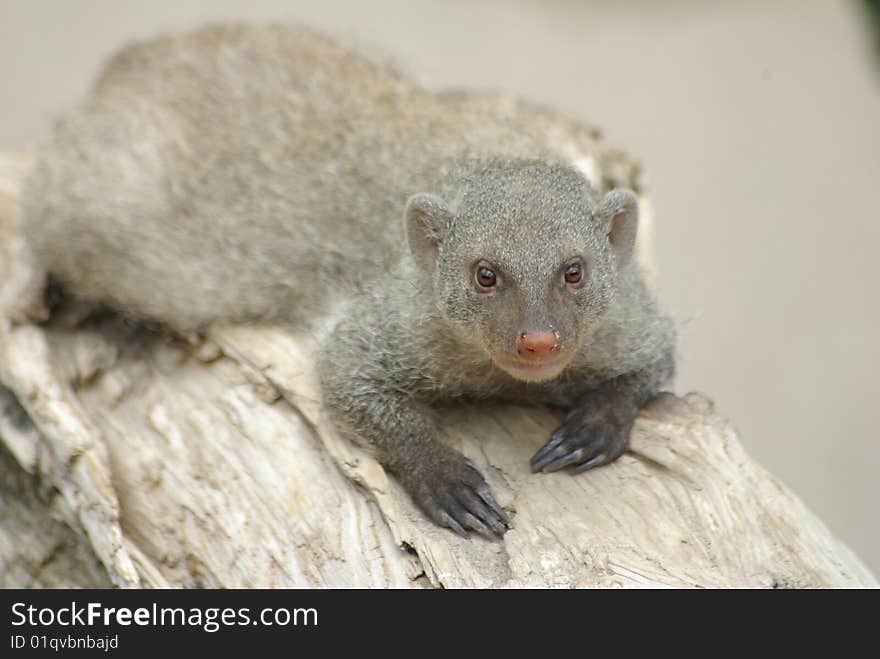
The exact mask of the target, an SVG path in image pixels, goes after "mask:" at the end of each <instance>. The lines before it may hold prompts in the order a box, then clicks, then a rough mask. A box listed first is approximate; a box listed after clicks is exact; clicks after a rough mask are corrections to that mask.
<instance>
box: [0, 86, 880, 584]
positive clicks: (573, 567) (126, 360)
mask: <svg viewBox="0 0 880 659" xmlns="http://www.w3.org/2000/svg"><path fill="white" fill-rule="evenodd" d="M483 101H484V102H486V103H493V104H496V106H497V107H500V108H502V109H503V111H505V112H511V113H528V114H529V117H530V121H531V122H532V125H533V126H534V127H535V131H536V132H537V133H539V134H541V135H542V136H543V138H544V139H546V140H547V141H548V142H552V143H553V144H554V145H556V147H557V148H561V149H564V152H565V153H567V154H569V156H570V157H571V160H572V162H574V163H576V164H578V166H580V167H581V168H582V169H583V170H584V171H585V172H586V173H587V174H588V175H589V176H590V177H591V178H592V179H593V180H594V181H596V182H598V183H599V185H600V187H602V188H605V187H610V186H612V185H616V184H621V183H622V184H627V185H630V186H635V187H638V181H637V180H636V178H637V176H638V170H637V167H636V166H635V165H634V164H633V163H632V161H630V160H629V159H627V158H625V157H624V156H622V155H621V154H620V153H619V152H616V151H614V150H612V149H609V148H607V147H606V146H605V145H604V144H603V143H602V141H601V140H600V138H599V136H598V134H596V133H595V132H594V131H590V130H587V129H585V128H583V127H582V126H580V125H578V124H576V123H573V122H570V121H569V120H567V119H565V118H563V117H559V116H558V115H556V114H555V113H553V112H550V111H546V110H541V109H536V108H531V107H527V106H523V105H519V104H516V103H515V102H512V101H509V100H506V99H500V98H498V97H495V96H486V97H484V98H483ZM30 158H31V156H30V155H28V154H7V155H5V156H2V157H0V383H2V385H3V386H4V387H5V388H6V389H5V390H0V400H2V402H3V403H4V404H3V405H0V442H2V443H3V444H4V445H5V447H6V448H7V449H8V451H9V453H11V454H12V455H13V456H14V458H15V461H16V462H17V464H18V466H19V467H20V468H21V470H22V472H25V473H20V474H10V473H7V474H6V475H5V476H4V478H3V479H0V496H2V499H0V503H2V508H0V519H3V520H4V523H3V524H2V525H0V570H2V571H0V585H4V586H30V585H38V586H39V585H71V586H82V585H103V584H104V583H107V582H108V581H109V582H112V583H113V584H116V585H118V586H183V587H197V586H209V587H214V586H229V587H233V586H235V587H248V586H344V587H348V586H365V587H408V586H427V585H434V586H444V587H518V586H537V587H542V586H567V587H572V586H573V587H590V586H635V587H656V586H690V587H693V586H709V587H723V586H728V587H729V586H734V587H744V586H755V587H770V586H847V587H849V586H877V585H878V583H877V581H876V580H875V579H874V577H873V576H872V575H871V574H870V573H869V572H868V570H867V569H866V568H865V567H864V566H863V565H862V564H861V562H860V561H859V559H858V558H857V557H856V556H854V555H853V554H852V553H851V552H850V551H849V550H848V549H847V547H845V546H844V545H843V544H841V543H840V542H839V541H838V540H836V539H835V538H834V537H833V536H832V535H831V534H830V533H829V531H828V530H827V529H826V527H825V526H824V525H823V524H822V523H821V521H820V520H818V519H817V518H816V517H815V516H814V515H813V514H812V513H810V512H809V511H808V510H807V509H806V508H805V507H804V506H803V504H802V503H801V502H800V501H799V500H798V499H797V498H796V497H795V496H794V495H793V494H792V493H791V492H789V491H788V490H787V489H786V488H785V487H784V486H782V485H781V484H780V483H778V482H777V481H776V480H775V479H774V478H773V477H772V476H771V475H770V474H768V473H767V472H766V471H764V470H763V469H762V468H761V467H760V466H758V465H757V464H755V463H754V462H753V461H752V460H751V459H750V458H749V457H748V456H747V455H746V453H745V451H744V450H743V448H742V446H741V444H740V443H739V441H738V440H737V437H736V433H735V432H734V430H733V429H732V427H731V425H730V423H729V422H728V421H726V420H725V419H724V418H723V417H721V416H720V415H719V414H717V413H716V412H715V411H714V409H713V405H712V403H711V402H710V401H709V400H708V399H707V398H706V397H704V396H703V395H700V394H689V395H687V396H685V397H684V398H683V399H678V398H675V397H673V396H671V395H670V396H667V397H666V398H664V399H662V400H660V401H658V403H657V404H655V405H654V406H653V407H652V408H651V409H649V410H646V411H645V412H644V413H643V414H642V415H641V416H640V418H639V420H638V421H637V423H636V427H635V429H634V434H633V438H632V450H631V451H630V452H628V453H627V454H626V455H624V456H623V457H622V458H620V459H619V460H618V461H617V462H615V463H614V464H612V465H610V466H607V467H603V468H602V469H598V470H595V471H592V472H589V473H587V474H582V475H580V476H578V477H570V476H568V475H566V474H552V475H536V474H532V473H531V472H530V471H529V468H528V460H529V457H530V456H531V454H532V453H533V452H534V451H535V450H536V449H537V448H539V447H540V446H541V445H542V444H543V442H544V441H545V440H546V437H547V436H548V433H549V432H550V431H551V430H552V429H553V428H554V425H555V424H556V423H557V422H558V420H559V419H558V416H557V415H556V414H555V413H552V412H551V411H549V410H546V409H541V408H522V407H510V406H480V407H479V408H469V407H460V408H455V409H450V410H447V411H445V412H444V415H443V418H444V421H443V432H444V439H445V440H446V441H448V442H449V443H450V444H452V445H454V446H455V447H456V448H458V449H459V450H461V451H462V452H463V453H464V454H465V455H466V456H468V457H469V458H470V459H471V460H473V461H474V463H475V464H476V465H477V466H478V467H479V468H480V469H481V471H482V472H483V473H484V474H485V475H486V476H487V479H488V481H489V483H490V485H491V487H492V489H493V491H494V492H495V493H496V494H497V496H498V498H499V500H500V502H501V503H502V505H505V506H506V507H508V508H509V509H512V510H514V511H515V513H514V518H513V528H512V529H511V530H510V531H509V532H508V533H507V534H506V536H505V538H504V541H503V542H495V543H493V542H488V541H485V540H482V539H479V538H474V539H471V540H463V539H461V538H459V537H457V536H455V535H454V534H452V533H450V532H448V531H446V530H444V529H440V528H437V527H435V526H433V525H432V524H431V523H430V522H428V521H427V520H426V519H425V518H424V517H423V516H422V515H421V514H420V513H419V511H418V510H416V509H415V508H414V506H413V504H412V503H411V501H410V500H409V498H408V497H407V496H406V494H405V493H404V492H403V490H402V489H401V487H400V486H399V485H398V484H397V482H396V481H395V480H394V479H393V478H390V477H388V476H387V475H386V473H385V472H384V470H383V469H382V467H381V466H380V465H379V464H378V463H377V462H376V461H375V460H374V459H373V458H372V457H370V455H369V454H368V453H367V452H365V451H364V450H363V449H361V448H359V447H357V446H355V445H353V444H351V443H350V442H348V441H346V440H344V439H342V438H340V437H338V436H337V434H336V433H335V432H334V431H333V429H332V427H331V425H330V423H329V422H328V420H327V418H326V417H325V415H324V414H323V412H322V410H321V406H320V403H319V395H318V391H317V387H316V383H315V378H314V374H313V370H312V366H313V360H312V355H313V341H312V339H311V337H308V336H302V335H299V336H298V335H294V334H291V333H289V332H286V331H285V330H284V329H283V328H277V327H275V328H273V327H256V326H228V327H220V326H218V327H213V328H211V329H210V330H209V332H208V333H207V340H208V341H207V342H206V343H204V344H202V345H199V346H193V345H190V344H188V343H187V342H185V341H182V340H180V339H174V338H171V337H169V336H167V335H165V334H162V333H157V332H153V331H150V330H148V329H146V328H144V327H143V326H139V325H136V324H133V323H131V322H130V321H126V320H125V319H123V318H120V317H117V316H109V315H107V316H103V317H97V318H92V319H88V320H87V321H85V322H83V323H80V324H78V325H76V326H72V327H67V326H65V324H64V322H63V318H55V319H53V321H52V322H51V323H49V324H45V325H35V324H31V323H28V322H23V321H22V319H23V318H24V317H26V315H27V313H26V312H28V311H31V312H32V311H33V309H35V308H38V305H35V304H34V303H35V301H38V300H39V298H38V292H39V287H40V276H41V273H39V272H36V271H35V269H34V268H33V266H32V265H31V263H30V262H29V259H28V254H27V250H26V248H25V245H24V243H23V241H22V240H21V236H20V234H19V229H18V219H17V215H16V212H17V207H16V200H17V193H18V189H19V185H20V182H21V180H22V177H23V176H24V175H25V172H26V171H27V168H28V166H29V162H30ZM647 210H648V208H647V205H645V206H644V207H643V211H647ZM650 228H651V227H650V222H647V223H645V229H646V230H645V231H644V233H643V234H642V240H641V243H640V246H639V254H640V261H641V263H642V265H643V267H644V268H646V270H647V271H649V272H652V270H651V266H652V263H653V262H652V260H651V258H650V257H651V247H650ZM0 457H2V455H0ZM4 460H5V462H3V461H0V470H6V471H7V472H9V471H10V470H14V469H15V467H14V466H13V462H12V460H10V459H8V458H4ZM35 484H36V485H38V486H39V487H38V488H37V490H38V491H42V492H44V493H54V496H51V495H50V494H44V496H35V495H33V496H32V495H29V494H27V492H28V488H32V487H34V485H35ZM50 513H51V514H50ZM62 522H63V524H62ZM35 557H36V558H35ZM41 562H42V563H43V566H44V568H45V565H53V566H54V567H53V568H52V569H51V570H49V571H47V570H45V569H44V568H40V564H41ZM98 565H100V567H97V566H98ZM65 566H67V568H69V569H67V570H65ZM83 566H85V568H84V567H83ZM47 574H48V576H47Z"/></svg>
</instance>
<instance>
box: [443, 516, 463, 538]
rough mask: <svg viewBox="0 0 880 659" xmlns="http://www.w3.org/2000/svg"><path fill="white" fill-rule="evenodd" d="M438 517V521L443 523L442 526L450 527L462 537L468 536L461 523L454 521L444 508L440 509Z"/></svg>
mask: <svg viewBox="0 0 880 659" xmlns="http://www.w3.org/2000/svg"><path fill="white" fill-rule="evenodd" d="M438 517H439V518H440V521H441V522H442V523H443V525H444V526H448V527H449V528H450V529H452V530H453V531H455V532H456V533H457V534H458V535H460V536H461V537H462V538H467V537H468V533H467V531H465V530H464V527H462V525H461V524H459V523H458V522H456V521H455V520H454V519H453V518H452V516H451V515H450V514H449V513H447V512H446V511H445V510H441V511H440V512H439V513H438Z"/></svg>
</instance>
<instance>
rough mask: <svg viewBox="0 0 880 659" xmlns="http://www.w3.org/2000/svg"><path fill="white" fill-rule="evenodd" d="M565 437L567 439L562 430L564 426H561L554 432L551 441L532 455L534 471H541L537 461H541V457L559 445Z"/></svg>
mask: <svg viewBox="0 0 880 659" xmlns="http://www.w3.org/2000/svg"><path fill="white" fill-rule="evenodd" d="M563 439H565V433H564V432H562V428H560V429H559V430H557V431H556V432H555V433H553V435H552V436H551V437H550V441H549V442H547V443H546V444H544V447H543V448H541V449H540V450H539V451H538V452H537V453H535V455H533V456H532V459H531V465H532V471H540V467H538V466H536V465H537V463H538V462H540V461H541V458H543V457H544V456H545V455H547V454H548V453H549V452H550V451H552V450H553V449H554V448H556V447H557V446H559V444H560V443H561V442H562V440H563Z"/></svg>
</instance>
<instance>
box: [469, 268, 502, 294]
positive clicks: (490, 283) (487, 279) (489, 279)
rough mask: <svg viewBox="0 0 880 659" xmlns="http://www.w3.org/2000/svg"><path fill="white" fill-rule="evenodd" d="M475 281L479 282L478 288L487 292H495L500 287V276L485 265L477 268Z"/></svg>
mask: <svg viewBox="0 0 880 659" xmlns="http://www.w3.org/2000/svg"><path fill="white" fill-rule="evenodd" d="M474 279H475V280H476V282H477V288H479V289H480V290H482V291H485V292H489V291H493V290H495V287H496V286H498V275H496V274H495V271H494V270H492V268H490V267H488V266H485V265H478V266H477V269H476V271H475V272H474Z"/></svg>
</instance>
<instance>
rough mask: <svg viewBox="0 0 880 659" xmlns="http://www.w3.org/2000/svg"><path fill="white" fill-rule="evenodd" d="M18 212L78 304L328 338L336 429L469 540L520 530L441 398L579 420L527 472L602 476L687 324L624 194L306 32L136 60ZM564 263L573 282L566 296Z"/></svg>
mask: <svg viewBox="0 0 880 659" xmlns="http://www.w3.org/2000/svg"><path fill="white" fill-rule="evenodd" d="M453 103H454V105H453ZM23 202H24V211H25V226H26V231H27V235H28V238H29V240H30V242H31V244H32V246H33V248H34V251H35V254H36V255H37V256H38V258H39V259H41V262H42V263H43V265H44V266H45V268H46V270H47V272H50V273H51V274H52V275H54V276H55V277H57V278H59V279H60V280H61V281H63V282H64V284H65V285H66V287H67V288H68V290H69V291H70V292H72V293H73V294H75V295H76V296H78V297H80V298H82V299H85V300H94V301H102V302H108V303H110V304H112V305H114V306H116V307H118V308H120V309H123V310H126V311H128V312H131V313H135V314H137V315H140V316H143V317H146V318H152V319H157V320H160V321H163V322H165V323H167V324H168V325H170V326H171V327H173V328H175V329H177V330H184V331H185V330H193V329H198V328H200V327H202V326H204V325H206V324H207V323H210V322H212V321H215V320H240V321H251V320H268V321H282V322H287V323H291V324H294V325H300V326H306V327H311V328H312V329H313V330H314V331H320V332H321V336H322V341H321V346H320V349H319V355H318V367H319V373H320V377H321V382H322V390H323V396H324V400H325V403H326V405H327V407H328V409H329V410H330V412H331V414H332V415H333V417H334V419H335V421H336V423H337V425H338V426H339V427H340V429H342V430H343V431H346V432H349V433H350V434H352V435H353V436H355V437H357V438H359V439H362V440H365V441H366V442H367V443H368V444H369V445H370V446H372V447H374V448H375V449H376V451H377V455H378V457H379V459H380V460H381V461H382V462H383V464H385V465H386V466H387V467H388V468H389V469H390V470H392V471H393V472H395V473H396V474H397V475H398V476H399V477H400V479H401V481H402V482H403V484H404V485H405V486H406V487H407V488H408V489H409V491H410V492H411V493H412V494H413V496H414V498H415V499H416V501H417V502H418V503H419V504H420V505H421V506H422V508H423V509H424V510H425V511H426V513H427V514H428V515H430V516H431V518H432V519H434V520H435V521H437V522H438V523H440V524H444V525H446V526H449V527H451V528H453V529H454V530H456V531H459V532H462V533H464V532H466V531H467V530H471V531H477V532H479V533H482V534H484V535H487V536H498V535H500V534H501V533H503V531H504V529H505V524H506V523H507V515H506V513H505V512H504V511H503V510H502V509H501V508H500V506H498V505H497V504H496V503H495V502H494V499H493V498H492V496H491V493H490V492H489V490H488V487H487V486H486V484H485V482H484V480H483V478H482V476H481V475H480V474H479V472H478V471H476V469H474V468H473V466H472V465H470V464H469V463H467V461H466V460H465V459H464V458H463V456H461V455H460V454H459V453H457V452H456V451H454V450H452V449H450V448H448V447H446V446H445V445H443V444H442V443H440V442H438V441H437V440H436V438H435V437H436V429H435V426H434V421H433V414H432V412H433V409H434V408H435V407H436V406H437V405H440V404H445V403H448V402H450V401H454V400H457V399H489V398H492V399H503V400H510V401H520V402H530V403H534V402H539V403H550V404H555V405H560V406H564V407H566V408H568V409H570V412H569V414H568V416H567V417H566V420H565V422H564V423H563V425H562V426H560V429H559V430H558V431H557V433H556V434H554V436H553V438H552V439H551V442H550V444H549V445H548V448H546V449H542V452H539V453H538V454H537V455H536V458H535V460H533V465H532V466H533V468H534V469H536V470H540V471H554V470H556V469H559V468H561V467H565V466H570V467H573V468H575V469H577V468H587V467H590V466H597V465H598V464H604V463H605V462H608V461H611V460H613V459H614V458H616V457H617V456H618V455H619V454H620V453H621V452H622V451H623V450H624V449H625V448H626V444H627V437H628V434H629V429H630V427H631V425H632V421H633V419H634V417H635V415H636V414H637V412H638V410H639V408H640V407H641V406H642V405H644V404H645V403H646V402H647V401H648V400H649V399H650V398H651V397H652V396H653V395H655V394H656V393H657V391H658V390H659V387H660V386H661V385H662V383H663V382H664V381H665V380H666V379H668V378H669V377H670V376H671V374H672V370H673V344H674V332H673V329H672V325H671V323H670V321H669V320H668V318H666V317H665V316H664V315H662V314H661V313H659V312H658V310H657V309H656V307H655V305H654V302H653V301H652V299H651V297H650V295H649V294H648V293H647V292H646V290H645V287H644V285H643V282H642V277H641V274H640V272H639V271H638V269H637V266H636V264H635V261H634V260H633V259H631V258H630V257H631V255H632V250H633V241H634V238H635V232H636V227H637V222H638V218H637V204H636V201H635V197H634V195H633V194H632V193H631V192H628V191H623V190H616V191H612V192H610V193H609V194H608V195H606V196H605V197H604V198H602V199H598V198H596V195H595V193H594V192H593V190H592V188H591V187H590V184H589V183H588V182H587V181H586V180H585V179H584V177H583V175H582V174H580V173H578V172H577V171H576V170H574V169H573V168H571V167H570V166H568V165H566V164H564V163H562V162H561V159H560V158H559V157H557V156H556V155H555V154H553V153H548V152H547V151H546V149H545V148H544V147H542V146H541V145H540V144H538V143H537V142H536V141H535V140H534V139H532V137H530V135H529V132H528V131H527V130H526V129H524V127H522V126H518V125H516V124H515V123H514V122H513V121H510V120H504V119H500V118H499V117H497V116H495V115H493V114H491V113H490V112H489V111H488V110H486V109H485V108H481V107H479V106H476V105H474V106H473V107H470V106H467V105H466V104H461V103H459V102H455V101H453V100H452V99H450V98H447V97H443V96H437V95H433V94H430V93H428V92H426V91H425V90H423V89H421V88H419V87H417V86H416V85H414V84H413V83H411V82H409V81H408V80H406V79H404V78H403V77H401V76H400V75H398V74H397V73H395V72H394V70H393V69H392V68H391V67H389V66H387V65H385V64H383V63H381V62H376V61H373V60H370V59H367V58H365V57H363V56H361V55H359V54H357V53H355V52H353V51H351V50H350V49H349V48H348V47H346V46H345V45H344V44H341V43H339V42H337V41H334V40H332V39H329V38H327V37H324V36H320V35H316V34H313V33H310V32H307V31H304V30H301V29H294V28H286V27H282V26H264V27H254V26H247V25H221V26H212V27H208V28H204V29H201V30H199V31H197V32H195V33H191V34H188V35H183V36H179V37H169V38H163V39H159V40H156V41H152V42H148V43H144V44H137V45H133V46H129V47H128V48H126V49H124V50H123V51H122V52H120V53H119V54H117V55H116V56H115V57H114V58H113V59H112V60H111V61H110V62H109V63H108V65H107V67H106V68H105V70H104V72H103V74H102V75H101V76H100V78H99V79H98V81H97V82H96V84H95V86H94V89H93V90H92V92H91V94H90V95H89V96H88V98H87V99H86V100H85V102H84V103H83V104H82V105H81V106H80V107H79V108H78V109H77V110H75V111H73V112H72V113H70V114H69V115H67V116H66V117H64V118H63V119H62V120H60V121H59V122H58V124H57V126H56V130H55V132H54V136H53V139H52V141H51V142H50V143H49V144H48V145H47V146H46V148H45V149H44V150H43V152H42V156H41V159H40V162H39V165H38V167H37V169H36V170H35V172H34V174H33V175H32V176H31V177H30V179H29V180H28V182H27V184H26V186H25V191H24V196H23ZM572 259H581V260H582V261H583V263H584V266H585V272H586V277H587V279H586V280H585V281H586V284H584V285H583V286H582V287H580V288H576V287H570V286H568V285H567V284H566V283H565V281H563V280H562V279H561V277H562V273H563V270H564V268H565V267H566V264H567V263H569V262H570V261H572ZM478 262H486V263H490V264H491V265H492V267H493V268H495V269H496V271H497V272H498V275H499V284H498V286H497V290H494V291H493V292H492V293H491V294H486V293H485V292H481V291H480V290H477V287H475V285H474V280H473V277H474V267H475V265H474V264H475V263H478ZM541 331H552V332H555V333H556V336H557V338H558V342H559V346H560V348H559V360H558V362H559V363H558V364H557V363H554V364H551V365H549V366H547V368H546V369H544V370H543V371H541V372H537V371H538V370H540V369H531V370H528V369H526V370H525V371H523V370H522V368H521V367H520V366H517V365H516V363H519V362H517V360H518V357H517V352H516V351H517V348H516V340H517V335H518V334H519V333H522V332H541ZM519 361H520V362H521V360H519ZM511 362H516V363H515V364H514V365H511ZM554 442H555V443H554Z"/></svg>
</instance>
